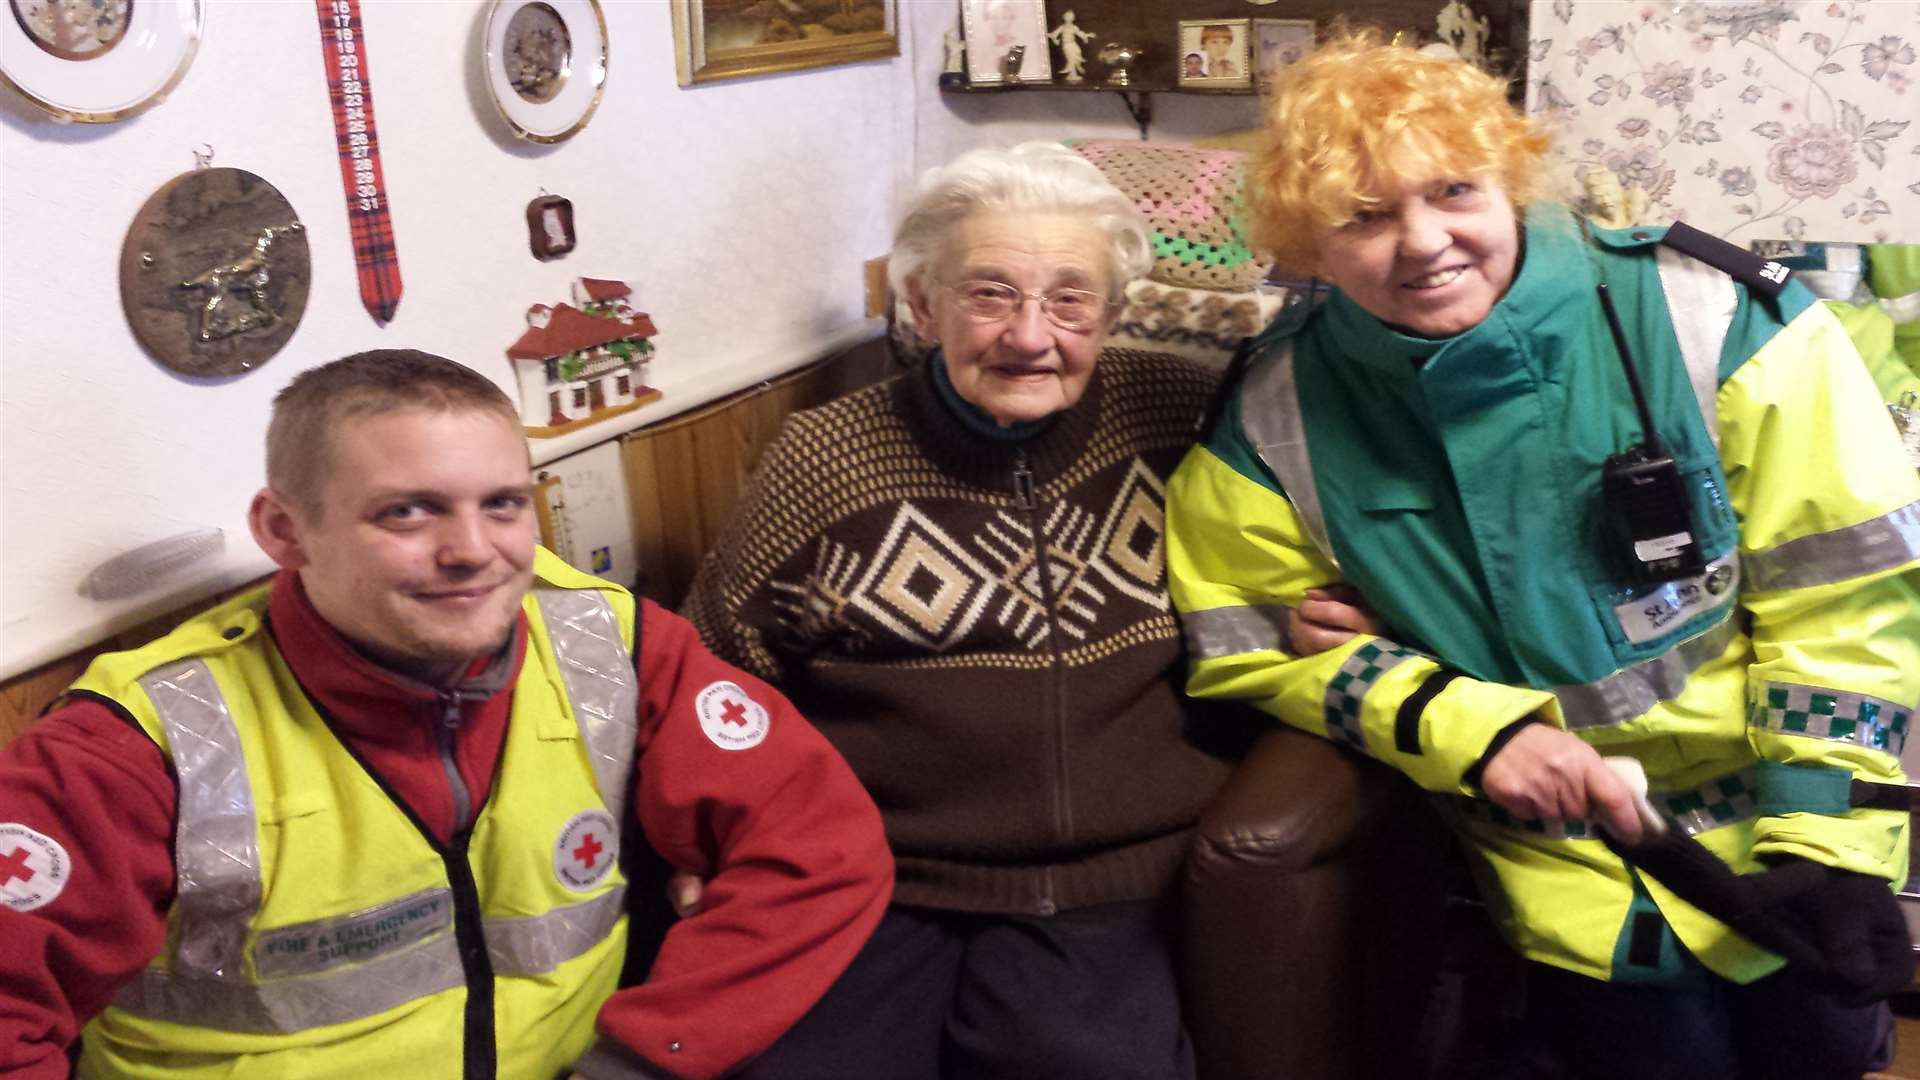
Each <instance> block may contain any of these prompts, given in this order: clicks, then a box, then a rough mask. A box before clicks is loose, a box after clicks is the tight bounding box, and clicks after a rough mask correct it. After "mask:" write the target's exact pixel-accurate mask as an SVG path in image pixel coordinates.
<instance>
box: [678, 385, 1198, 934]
mask: <svg viewBox="0 0 1920 1080" xmlns="http://www.w3.org/2000/svg"><path fill="white" fill-rule="evenodd" d="M1212 382H1213V376H1212V375H1211V374H1210V373H1208V372H1206V371H1204V370H1202V369H1200V368H1197V367H1193V366H1190V365H1188V364H1185V363H1184V362H1181V361H1177V360H1174V359H1172V358H1169V357H1165V356H1161V355H1156V354H1151V353H1143V352H1134V351H1130V350H1124V349H1108V350H1107V351H1106V352H1104V353H1103V354H1102V356H1101V358H1100V361H1099V364H1098V366H1097V367H1096V369H1095V373H1094V376H1093V379H1092V381H1091V383H1090V384H1089V386H1088V388H1087V390H1086V393H1085V394H1084V395H1083V396H1082V398H1081V400H1080V401H1079V403H1078V404H1076V405H1075V406H1074V407H1073V408H1072V409H1070V410H1067V411H1066V412H1064V413H1061V414H1058V415H1057V416H1055V417H1054V418H1053V421H1052V423H1051V425H1050V426H1049V427H1047V428H1046V430H1044V431H1043V432H1041V433H1040V434H1038V435H1035V436H1032V437H1031V438H1028V439H1027V440H1025V441H1023V442H1019V443H1014V444H1008V443H1005V442H999V441H994V440H991V439H987V438H984V437H982V436H981V435H979V434H976V433H974V432H972V431H970V430H968V428H967V427H966V426H964V425H963V424H962V423H961V422H960V420H959V419H958V418H957V417H956V415H955V414H954V411H953V409H952V407H951V406H950V405H948V404H947V403H946V402H943V401H942V400H940V398H939V396H938V390H937V389H936V388H935V387H934V385H933V381H932V378H931V377H930V375H929V374H928V368H927V365H926V364H924V363H923V364H920V365H918V366H917V367H916V368H915V369H914V370H913V371H911V372H909V373H907V374H905V375H902V376H900V377H898V378H896V379H894V380H892V381H890V382H888V383H885V384H882V385H879V386H874V387H869V388H867V389H865V390H862V391H859V392H856V393H854V394H851V395H849V396H847V397H845V398H842V399H840V400H838V401H835V402H832V403H830V404H828V405H825V406H822V407H820V408H817V409H812V410H809V411H806V412H803V413H798V414H796V415H794V416H793V417H791V418H790V419H789V420H788V421H787V424H786V426H785V428H784V429H783V430H782V431H781V433H780V436H779V438H778V439H777V440H776V441H775V442H774V444H773V445H772V446H771V447H770V448H769V449H768V450H767V453H766V456H765V458H764V459H763V460H762V462H761V464H760V466H759V468H758V471H757V472H756V474H755V477H754V480H753V482H752V484H751V485H750V486H749V489H748V491H747V494H746V496H745V497H744V499H743V501H742V504H741V507H740V510H739V513H738V516H737V517H736V519H735V520H734V522H733V524H732V526H731V527H730V528H729V530H728V532H727V533H726V535H725V536H724V537H723V538H722V539H721V542H720V543H719V544H717V545H716V546H715V547H714V549H713V550H712V551H710V552H709V553H708V555H707V557H706V560H705V561H704V562H703V563H702V565H701V567H700V571H699V574H698V576H697V578H696V579H695V582H694V586H693V591H692V594H691V596H690V597H689V599H688V602H687V606H686V614H687V615H688V617H689V618H691V619H692V620H693V622H694V624H695V625H696V626H697V627H699V629H700V632H701V635H702V636H703V637H704V638H705V639H706V640H707V643H708V645H709V646H710V647H712V648H713V650H714V651H715V652H717V653H719V654H720V656H722V657H723V658H725V659H727V660H730V661H732V662H733V663H735V664H738V665H740V666H741V667H744V668H746V669H747V670H749V671H752V672H754V673H756V674H758V675H761V676H763V677H765V678H767V679H769V680H770V681H772V682H775V683H777V684H778V685H779V686H780V687H781V689H782V690H784V691H785V692H786V693H787V694H788V695H789V696H790V697H791V698H792V699H793V701H794V704H796V705H797V706H799V708H800V710H801V712H802V713H803V714H804V715H805V716H806V717H807V718H808V719H809V720H811V721H812V722H813V723H814V724H815V725H816V726H818V727H819V728H820V730H821V731H823V732H825V733H826V735H827V737H828V738H830V739H831V740H832V741H833V743H834V745H835V746H837V747H838V748H839V749H840V751H841V753H842V754H844V755H845V756H846V758H847V760H848V761H849V762H850V763H851V764H852V765H853V768H854V771H855V772H856V773H857V774H858V775H859V777H860V779H861V780H862V781H863V782H864V783H865V784H866V786H867V789H868V791H870V792H871V793H872V794H873V797H874V800H875V801H876V802H877V803H878V804H879V806H880V809H881V812H882V814H883V816H884V818H885V820H886V826H887V836H888V839H889V840H890V841H891V843H892V845H893V850H894V854H895V857H896V859H897V860H898V866H899V875H898V882H899V884H898V887H897V891H896V893H895V900H896V901H898V902H901V903H906V904H916V905H922V906H927V907H935V908H944V909H949V910H960V911H971V912H981V913H999V914H1006V913H1026V914H1036V913H1037V914H1043V915H1045V914H1052V913H1054V912H1056V911H1063V910H1067V909H1069V908H1074V907H1079V906H1083V905H1088V904H1096V903H1105V902H1111V901H1120V900H1139V899H1145V898H1149V897H1154V896H1158V895H1160V894H1161V893H1162V892H1163V890H1165V889H1166V887H1167V886H1168V885H1169V884H1170V883H1171V882H1172V880H1173V876H1174V874H1175V872H1176V871H1177V869H1178V867H1179V864H1180V859H1181V856H1182V853H1183V851H1184V848H1185V842H1186V834H1187V830H1188V828H1189V826H1191V825H1192V823H1193V822H1194V820H1195V819H1196V818H1197V817H1198V816H1199V813H1200V811H1201V809H1202V808H1203V806H1204V805H1205V804H1206V802H1207V800H1208V799H1209V798H1210V796H1211V795H1212V794H1213V792H1214V790H1215V789H1216V788H1217V787H1218V786H1219V784H1220V781H1221V780H1222V779H1223V778H1224V777H1225V774H1226V771H1227V766H1226V764H1225V763H1224V762H1222V761H1221V760H1219V759H1218V758H1216V757H1214V756H1211V755H1210V754H1208V753H1206V752H1204V751H1202V750H1201V749H1200V748H1198V747H1197V746H1196V745H1195V744H1194V743H1193V742H1192V741H1190V739H1189V738H1188V735H1187V728H1188V715H1187V710H1188V705H1187V703H1186V701H1185V699H1184V697H1183V695H1182V694H1181V692H1180V688H1179V687H1180V680H1181V677H1182V674H1183V668H1184V662H1183V656H1182V653H1181V644H1180V632H1179V627H1178V624H1177V623H1176V621H1175V617H1174V613H1173V610H1172V607H1171V605H1170V604H1169V602H1168V600H1167V593H1166V580H1165V579H1166V573H1165V537H1164V507H1165V481H1166V479H1167V477H1168V475H1169V474H1171V473H1172V471H1173V469H1174V466H1175V465H1177V464H1178V463H1179V461H1180V459H1181V457H1182V455H1183V454H1184V453H1185V452H1186V450H1187V448H1188V446H1190V445H1191V444H1192V442H1193V440H1194V437H1195V429H1196V426H1197V424H1198V420H1199V417H1200V414H1201V412H1202V410H1203V409H1204V407H1205V404H1206V400H1207V397H1208V395H1209V393H1210V391H1211V386H1212ZM1039 537H1044V538H1045V543H1044V545H1043V544H1041V543H1040V542H1039V541H1038V540H1037V538H1039Z"/></svg>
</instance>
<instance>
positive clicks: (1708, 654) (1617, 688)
mask: <svg viewBox="0 0 1920 1080" xmlns="http://www.w3.org/2000/svg"><path fill="white" fill-rule="evenodd" d="M1739 633H1740V626H1739V623H1738V622H1737V621H1736V620H1735V619H1733V618H1731V617H1729V618H1725V619H1722V620H1720V622H1718V623H1716V624H1714V627H1713V628H1712V629H1711V630H1707V631H1705V632H1704V633H1699V634H1695V635H1694V636H1693V637H1690V638H1688V639H1687V640H1685V641H1683V642H1681V643H1680V644H1678V645H1675V646H1674V647H1673V648H1671V649H1668V650H1667V651H1666V652H1663V653H1661V654H1660V655H1659V656H1656V657H1653V658H1652V659H1649V660H1643V661H1641V662H1640V663H1638V664H1635V665H1633V666H1632V667H1629V668H1623V669H1621V670H1619V671H1616V672H1614V673H1613V674H1611V675H1609V676H1607V677H1606V678H1604V679H1601V680H1599V681H1598V682H1590V683H1579V684H1574V685H1569V686H1556V687H1554V688H1553V696H1554V697H1557V698H1559V699H1560V711H1561V712H1562V713H1563V714H1564V715H1565V716H1566V720H1567V727H1568V728H1569V729H1578V728H1590V727H1607V726H1609V725H1612V724H1624V723H1626V722H1627V721H1629V720H1632V719H1633V718H1634V717H1636V716H1642V715H1644V714H1645V713H1646V712H1647V710H1649V709H1651V708H1653V707H1654V706H1655V705H1658V704H1660V703H1661V702H1663V701H1671V700H1673V699H1674V698H1676V697H1679V696H1680V691H1681V690H1683V689H1685V688H1686V685H1687V679H1688V677H1689V676H1691V675H1692V674H1693V673H1694V672H1695V671H1697V670H1699V669H1700V667H1701V665H1703V664H1705V663H1706V662H1707V661H1709V660H1712V659H1713V658H1714V657H1717V656H1719V655H1720V654H1721V653H1723V652H1726V651H1727V646H1728V645H1731V644H1732V643H1733V639H1734V638H1735V637H1737V636H1739Z"/></svg>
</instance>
